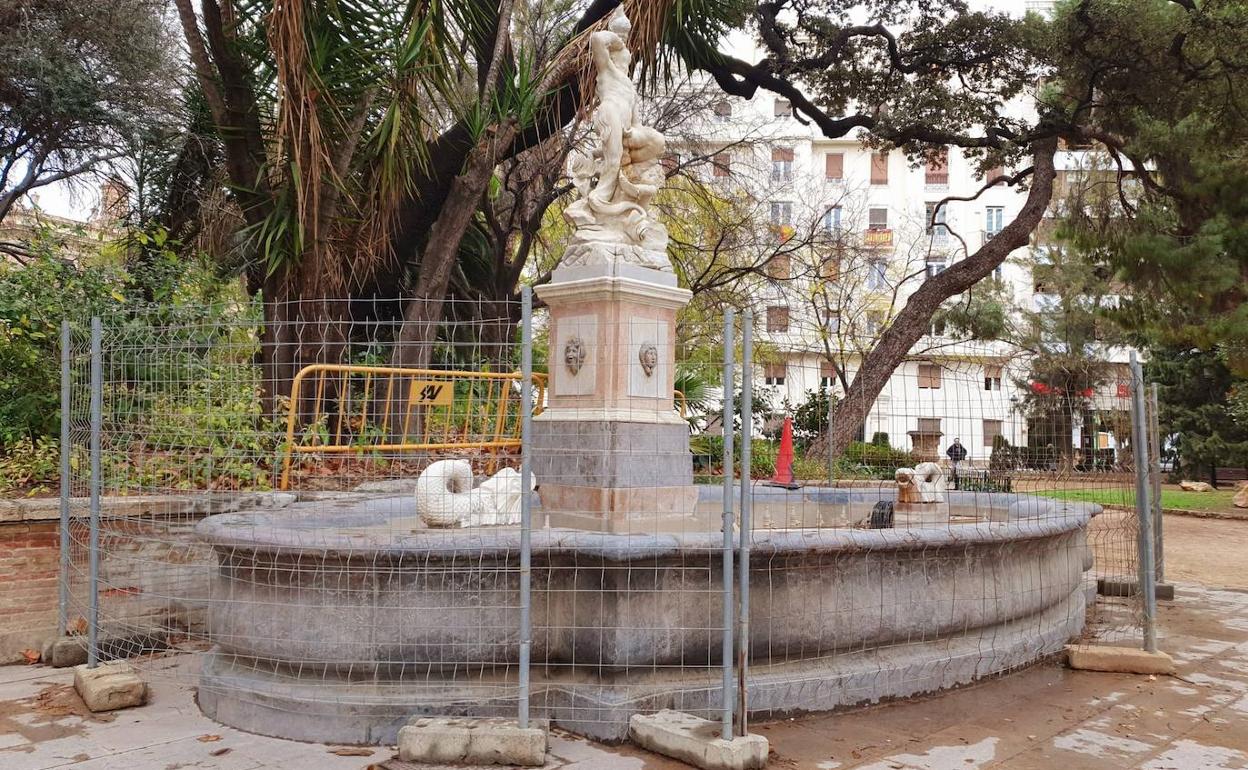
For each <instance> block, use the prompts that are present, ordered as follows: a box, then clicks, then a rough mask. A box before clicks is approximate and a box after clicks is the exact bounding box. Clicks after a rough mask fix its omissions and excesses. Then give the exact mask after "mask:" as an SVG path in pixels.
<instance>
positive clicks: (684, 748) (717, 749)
mask: <svg viewBox="0 0 1248 770" xmlns="http://www.w3.org/2000/svg"><path fill="white" fill-rule="evenodd" d="M720 730H721V725H720V724H719V723H718V722H711V721H710V720H707V719H702V718H700V717H695V716H693V715H692V714H686V713H684V712H683V711H671V710H667V709H664V710H663V711H660V712H658V713H656V714H634V715H633V717H632V718H631V719H630V720H629V722H628V734H629V737H630V738H632V740H633V743H636V744H637V745H638V746H641V747H642V748H645V749H649V750H650V751H653V752H655V753H656V754H662V755H664V756H667V757H672V758H673V759H679V760H680V761H682V762H688V763H689V764H691V765H693V766H695V767H700V768H703V770H755V769H756V768H762V767H763V766H765V765H766V764H767V750H768V746H767V739H766V738H764V737H763V736H761V735H746V736H743V737H739V738H733V739H732V740H730V741H728V740H724V739H723V738H721V737H720Z"/></svg>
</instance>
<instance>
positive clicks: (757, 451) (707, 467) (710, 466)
mask: <svg viewBox="0 0 1248 770" xmlns="http://www.w3.org/2000/svg"><path fill="white" fill-rule="evenodd" d="M689 450H690V451H691V452H692V453H693V467H694V471H695V472H696V473H699V474H703V475H705V474H722V473H723V472H724V469H723V458H724V437H723V436H708V435H705V434H703V435H698V436H693V437H692V438H690V439H689ZM778 451H779V447H778V446H777V445H776V444H775V443H774V442H772V441H768V440H767V439H761V438H756V439H754V440H753V441H752V442H751V444H750V476H751V477H752V478H764V477H767V478H769V477H771V476H772V475H773V474H774V473H775V472H776V453H777V452H778ZM732 460H733V474H734V475H739V474H740V472H741V437H740V436H737V437H736V438H735V440H734V441H733V443H732Z"/></svg>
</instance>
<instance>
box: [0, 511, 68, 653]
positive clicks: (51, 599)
mask: <svg viewBox="0 0 1248 770" xmlns="http://www.w3.org/2000/svg"><path fill="white" fill-rule="evenodd" d="M58 530H59V526H58V524H57V523H56V522H38V523H25V522H22V523H13V524H0V663H12V662H14V661H16V660H20V659H21V653H22V650H23V649H26V648H34V649H39V646H40V644H41V643H42V641H43V639H44V638H46V637H47V636H50V635H51V634H52V633H54V632H55V631H56V597H57V563H58V553H59V548H60V535H59V533H58Z"/></svg>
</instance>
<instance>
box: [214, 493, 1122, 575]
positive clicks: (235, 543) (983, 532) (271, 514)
mask: <svg viewBox="0 0 1248 770" xmlns="http://www.w3.org/2000/svg"><path fill="white" fill-rule="evenodd" d="M708 488H711V489H717V487H708ZM761 489H766V488H760V490H761ZM777 491H778V492H781V493H783V492H787V491H788V490H777ZM812 491H813V490H812ZM821 491H822V492H823V493H824V494H822V495H820V494H818V493H816V494H815V495H814V496H813V499H812V497H809V496H807V495H810V492H802V491H799V492H798V493H797V495H794V494H793V493H789V494H790V496H800V500H801V501H814V502H822V500H820V499H819V498H820V497H826V496H828V495H827V492H842V491H844V492H848V493H849V494H847V495H845V496H844V499H845V500H847V501H848V500H857V501H871V500H880V499H885V500H887V499H888V497H887V496H882V495H880V494H879V493H878V492H884V491H889V490H878V491H877V490H872V492H873V493H863V492H857V491H854V490H821ZM954 495H964V496H975V498H976V499H977V500H979V499H982V498H984V497H985V496H986V495H993V496H999V497H1000V499H999V500H997V501H996V502H1001V503H1006V504H1007V505H1006V506H1005V507H1006V509H1007V511H1008V513H1007V515H1008V516H1009V518H1008V519H1007V520H1006V521H1001V522H977V523H965V524H955V525H948V526H936V527H910V528H894V529H878V530H866V529H845V528H826V529H816V528H807V529H783V530H756V531H755V535H754V538H753V540H752V542H751V546H750V547H751V550H752V551H754V552H755V553H759V554H770V555H780V554H788V553H853V552H859V551H871V550H880V549H887V550H894V551H905V550H916V549H922V548H930V547H933V546H956V545H975V544H992V543H1004V542H1016V541H1020V540H1031V539H1036V538H1044V537H1052V536H1054V535H1059V534H1062V533H1064V532H1069V531H1072V530H1074V529H1078V528H1081V527H1084V526H1086V525H1087V523H1088V522H1089V521H1090V520H1091V518H1092V517H1094V516H1096V515H1098V514H1100V513H1101V506H1100V505H1097V504H1095V503H1083V502H1074V501H1063V500H1055V499H1050V498H1044V497H1038V496H1034V495H1025V494H1019V493H969V492H968V493H957V492H954V493H951V498H952V497H953V496H954ZM706 496H707V497H708V498H709V497H711V495H706ZM762 497H763V499H766V498H768V497H772V498H775V497H780V496H779V495H773V494H771V490H767V492H763V495H762ZM836 497H838V498H839V497H841V495H836ZM782 499H783V498H782ZM703 502H705V501H703ZM795 502H797V501H795ZM1019 503H1027V504H1028V507H1029V508H1030V507H1031V506H1036V508H1037V510H1029V511H1027V512H1026V513H1025V514H1021V513H1020V512H1019V511H1018V510H1017V508H1018V504H1019ZM1037 504H1039V505H1037ZM318 505H323V503H321V504H318ZM993 508H994V509H998V510H999V509H1000V508H1001V506H993ZM414 513H415V512H414V511H413V512H412V515H413V516H414ZM316 516H317V517H318V519H321V520H325V519H326V514H325V513H324V512H318V513H317V514H316ZM328 516H333V517H336V518H337V521H336V522H335V524H336V525H337V526H339V527H351V526H354V527H362V526H376V525H380V524H385V523H386V522H387V521H388V520H390V518H391V517H387V516H386V515H385V514H381V513H373V514H359V513H355V514H352V513H351V512H350V510H349V509H343V510H341V511H337V512H332V513H330V514H328ZM308 519H309V517H308V512H307V511H306V510H300V509H299V507H298V506H297V505H296V506H292V507H291V508H286V509H282V510H277V511H249V512H244V513H225V514H218V515H215V516H210V517H207V518H205V519H203V520H202V521H200V522H199V523H198V524H197V525H196V528H195V531H196V535H197V537H198V538H199V539H200V540H201V541H203V542H205V543H208V544H209V545H211V546H213V547H214V548H216V549H218V550H233V551H263V552H271V553H274V554H275V555H297V554H314V555H316V556H318V557H322V558H333V557H343V558H351V557H353V556H359V555H361V554H368V555H369V556H370V557H372V558H376V557H386V558H401V557H404V556H409V557H410V556H412V555H420V556H422V557H442V558H454V557H459V556H463V555H465V554H472V555H473V556H474V557H502V556H507V555H508V554H514V553H515V552H517V551H518V550H519V549H520V531H519V529H518V528H516V527H497V528H493V527H491V528H479V529H451V530H430V529H426V530H419V531H418V532H414V533H412V534H397V533H394V534H390V535H387V536H385V537H384V538H379V537H378V536H375V535H365V534H360V533H349V532H339V531H331V526H330V523H329V521H326V523H325V524H324V525H322V526H319V527H311V526H308V525H307V521H308ZM531 542H532V551H533V553H542V554H545V555H547V556H558V555H564V554H566V555H580V556H594V557H598V558H602V559H605V560H607V561H627V560H632V559H637V558H639V557H646V558H653V557H663V556H677V555H680V554H682V553H689V552H706V551H710V550H720V549H722V547H723V536H722V535H721V534H720V533H719V532H717V531H716V532H685V533H627V534H611V533H603V532H586V531H581V530H573V529H544V528H543V529H534V530H533V531H532V533H531Z"/></svg>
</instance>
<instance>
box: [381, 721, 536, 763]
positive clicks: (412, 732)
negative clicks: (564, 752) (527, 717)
mask: <svg viewBox="0 0 1248 770" xmlns="http://www.w3.org/2000/svg"><path fill="white" fill-rule="evenodd" d="M534 724H539V726H537V727H527V728H521V727H520V726H519V725H518V724H517V723H516V720H514V719H502V718H492V719H476V718H469V717H417V718H416V719H413V720H411V721H410V722H408V723H407V726H406V727H402V728H399V759H401V760H404V761H406V762H421V763H425V764H457V765H513V766H514V765H520V766H523V767H540V766H541V765H543V764H545V763H546V725H545V723H537V722H534Z"/></svg>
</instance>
